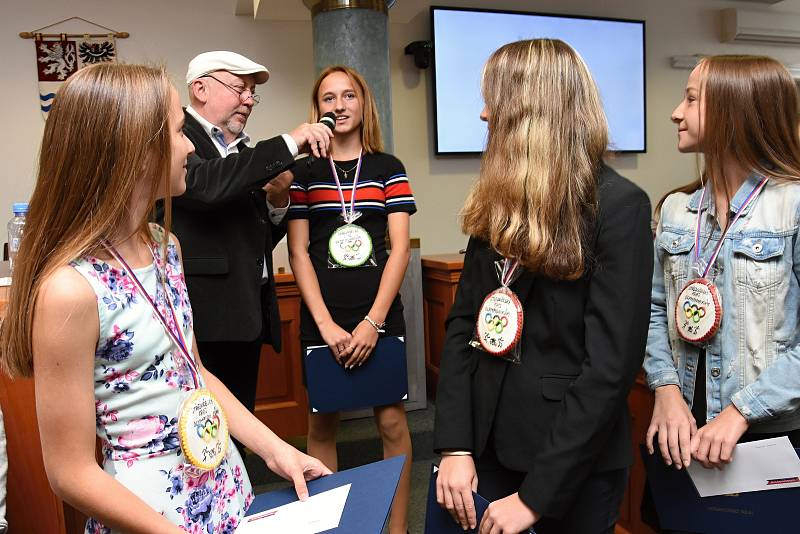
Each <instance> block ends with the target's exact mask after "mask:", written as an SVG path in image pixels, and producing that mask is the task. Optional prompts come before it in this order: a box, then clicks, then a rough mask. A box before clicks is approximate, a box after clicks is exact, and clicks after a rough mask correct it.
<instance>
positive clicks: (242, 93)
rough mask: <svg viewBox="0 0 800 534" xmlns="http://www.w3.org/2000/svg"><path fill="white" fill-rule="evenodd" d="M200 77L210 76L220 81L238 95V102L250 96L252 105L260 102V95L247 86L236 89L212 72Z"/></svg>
mask: <svg viewBox="0 0 800 534" xmlns="http://www.w3.org/2000/svg"><path fill="white" fill-rule="evenodd" d="M201 78H211V79H213V80H216V81H218V82H219V83H221V84H222V85H224V86H225V87H227V88H228V89H230V90H231V91H232V92H233V93H235V94H236V96H238V97H239V102H242V103H244V102H245V101H246V100H247V99H248V98H252V99H253V105H254V106H255V105H258V103H259V102H261V97H260V96H259V95H257V94H255V93H254V92H253V91H251V90H250V89H248V88H247V87H244V88H242V89H238V88H236V87H234V86H232V85H229V84H227V83H225V82H223V81H222V80H220V79H219V78H217V77H216V76H214V75H212V74H206V75H205V76H201ZM245 95H247V96H245Z"/></svg>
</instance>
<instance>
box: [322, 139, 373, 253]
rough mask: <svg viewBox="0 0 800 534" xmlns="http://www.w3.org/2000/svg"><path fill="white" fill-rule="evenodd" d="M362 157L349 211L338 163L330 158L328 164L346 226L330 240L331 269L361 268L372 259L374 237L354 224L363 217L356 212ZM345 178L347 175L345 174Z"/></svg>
mask: <svg viewBox="0 0 800 534" xmlns="http://www.w3.org/2000/svg"><path fill="white" fill-rule="evenodd" d="M361 156H362V153H361V152H359V153H358V163H356V167H355V168H356V174H355V176H354V177H353V188H352V190H351V191H350V210H349V211H348V209H347V203H346V202H345V200H344V192H343V191H342V184H341V182H339V174H338V172H337V170H336V169H337V166H336V163H334V161H333V156H328V162H329V163H330V166H331V174H333V180H334V181H335V182H336V190H337V192H338V193H339V202H341V204H342V220H343V221H344V223H345V224H344V225H343V226H340V227H339V228H337V229H336V230H334V232H333V234H332V235H331V237H330V239H329V240H328V256H329V257H330V259H331V260H333V263H332V264H331V263H329V264H328V266H329V267H361V266H362V265H364V264H366V263H367V262H368V261H369V260H370V258H372V252H373V251H372V237H370V235H369V232H367V231H366V230H365V229H364V228H363V227H361V226H359V225H357V224H353V223H354V221H355V220H356V219H357V218H358V217H359V216H360V215H361V214H360V213H358V212H356V211H355V206H356V188H357V186H358V178H359V177H360V176H361ZM345 177H347V173H346V172H345Z"/></svg>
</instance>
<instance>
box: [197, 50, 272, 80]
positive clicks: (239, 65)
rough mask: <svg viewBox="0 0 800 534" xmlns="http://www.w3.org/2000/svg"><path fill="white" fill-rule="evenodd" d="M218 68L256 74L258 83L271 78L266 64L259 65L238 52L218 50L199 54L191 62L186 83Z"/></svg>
mask: <svg viewBox="0 0 800 534" xmlns="http://www.w3.org/2000/svg"><path fill="white" fill-rule="evenodd" d="M218 70H226V71H228V72H232V73H233V74H254V75H255V78H256V84H262V83H264V82H266V81H267V79H268V78H269V71H268V70H267V67H265V66H264V65H259V64H258V63H256V62H255V61H252V60H250V59H248V58H246V57H244V56H243V55H241V54H237V53H236V52H228V51H226V50H216V51H214V52H203V53H202V54H198V55H197V56H195V57H194V59H193V60H191V61H190V62H189V69H188V70H187V71H186V83H187V84H189V83H192V82H193V81H195V80H196V79H197V78H200V77H201V76H205V75H206V74H211V73H212V72H216V71H218Z"/></svg>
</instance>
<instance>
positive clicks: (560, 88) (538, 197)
mask: <svg viewBox="0 0 800 534" xmlns="http://www.w3.org/2000/svg"><path fill="white" fill-rule="evenodd" d="M482 85H483V87H482V91H483V98H484V101H485V103H486V111H487V113H488V123H489V136H488V141H487V146H486V151H485V153H484V155H483V159H482V161H481V171H480V177H479V179H478V180H477V181H476V183H475V184H474V186H473V187H472V190H471V191H470V193H469V196H468V198H467V201H466V204H465V205H464V208H463V209H462V212H461V221H462V222H461V228H462V230H463V231H464V233H466V234H469V235H472V236H476V237H479V238H481V239H484V240H486V241H488V242H489V244H490V245H491V246H492V247H493V248H494V249H495V250H497V251H498V252H499V253H500V254H502V255H503V256H506V257H514V258H517V259H519V261H520V263H522V265H524V266H525V267H527V268H528V269H530V270H532V271H535V272H539V273H541V274H544V275H545V276H548V277H551V278H555V279H575V278H578V277H580V276H581V275H582V274H583V271H584V268H585V261H586V251H585V247H586V245H585V242H586V235H585V234H586V232H587V224H588V220H589V218H591V217H593V216H594V214H595V212H596V209H597V208H596V206H597V175H598V171H599V168H600V166H601V164H602V157H603V154H604V152H605V150H606V146H607V144H608V127H607V124H606V118H605V114H604V113H603V108H602V104H601V102H600V96H599V94H598V91H597V87H596V86H595V83H594V80H593V79H592V76H591V74H590V73H589V69H588V68H587V66H586V64H585V63H584V61H583V59H581V57H580V56H579V55H578V54H577V52H575V51H574V50H573V49H572V48H570V46H569V45H567V44H566V43H564V42H563V41H559V40H555V39H533V40H527V41H518V42H515V43H510V44H507V45H505V46H503V47H501V48H500V49H498V50H497V51H495V52H494V53H493V54H492V55H491V57H490V58H489V61H488V62H487V63H486V66H485V67H484V71H483V82H482Z"/></svg>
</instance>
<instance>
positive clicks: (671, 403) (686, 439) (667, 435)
mask: <svg viewBox="0 0 800 534" xmlns="http://www.w3.org/2000/svg"><path fill="white" fill-rule="evenodd" d="M656 433H658V447H659V449H660V450H661V456H663V457H664V462H665V463H666V464H667V465H673V464H674V465H675V469H681V467H689V463H690V462H691V458H692V455H691V440H692V436H694V435H695V433H697V422H696V421H695V420H694V416H693V415H692V412H691V410H689V406H687V404H686V401H684V400H683V395H682V394H681V390H680V388H679V387H678V386H676V385H668V386H661V387H658V388H656V402H655V406H654V407H653V418H652V419H651V420H650V426H649V427H648V429H647V437H646V439H645V442H646V443H647V450H648V452H650V454H653V452H654V447H653V437H654V436H655V434H656Z"/></svg>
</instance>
